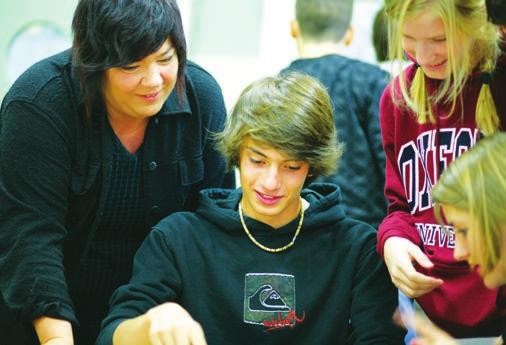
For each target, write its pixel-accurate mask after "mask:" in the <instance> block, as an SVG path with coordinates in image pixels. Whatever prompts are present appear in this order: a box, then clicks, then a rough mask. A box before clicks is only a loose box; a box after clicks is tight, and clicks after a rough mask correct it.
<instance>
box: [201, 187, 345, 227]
mask: <svg viewBox="0 0 506 345" xmlns="http://www.w3.org/2000/svg"><path fill="white" fill-rule="evenodd" d="M301 196H302V198H303V199H305V200H306V201H307V202H308V203H309V207H308V209H307V210H306V211H304V225H303V227H304V228H305V229H307V228H313V227H324V226H326V225H328V224H335V223H336V222H338V221H340V220H342V219H344V218H345V215H344V211H343V210H342V207H341V192H340V190H339V187H338V186H336V185H334V184H330V183H314V184H312V185H311V186H310V187H308V188H305V189H303V190H302V193H301ZM241 197H242V189H241V188H237V189H206V190H203V191H201V192H200V198H201V199H200V206H199V208H198V209H197V211H196V212H197V213H198V214H199V215H201V216H202V217H204V218H205V219H207V220H208V221H210V222H211V223H214V224H215V225H216V226H218V227H219V228H221V229H223V230H225V231H237V230H238V229H239V230H240V231H241V232H242V231H243V230H242V225H241V222H240V218H239V212H238V206H239V202H240V201H241ZM297 219H298V217H297V218H296V219H294V220H293V221H292V222H290V223H288V224H287V225H286V226H283V227H281V228H279V229H277V230H276V233H284V232H285V227H286V228H289V229H286V231H287V232H290V231H293V229H291V226H290V225H291V224H292V223H293V222H294V221H295V222H297ZM250 222H253V223H256V224H255V227H256V228H264V230H265V231H270V230H272V229H273V228H272V227H270V226H269V225H267V224H264V223H261V222H259V221H255V220H253V219H250V218H248V224H249V223H250Z"/></svg>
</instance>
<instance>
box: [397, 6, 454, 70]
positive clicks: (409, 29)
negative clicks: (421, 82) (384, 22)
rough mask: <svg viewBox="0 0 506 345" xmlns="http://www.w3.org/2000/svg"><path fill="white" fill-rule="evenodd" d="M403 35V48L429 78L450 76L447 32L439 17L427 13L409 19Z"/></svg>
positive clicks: (404, 26) (405, 24)
mask: <svg viewBox="0 0 506 345" xmlns="http://www.w3.org/2000/svg"><path fill="white" fill-rule="evenodd" d="M401 34H402V38H401V39H402V41H401V44H402V48H403V49H404V51H405V52H406V54H408V56H409V57H410V58H411V59H413V60H415V61H416V63H417V64H418V65H419V66H420V67H421V68H422V70H423V72H424V73H425V75H426V76H427V77H429V78H432V79H445V78H446V77H447V76H448V75H449V74H450V73H449V67H448V48H447V42H446V32H445V28H444V24H443V21H442V20H441V18H440V17H439V16H437V15H434V14H432V13H431V12H430V11H425V12H422V13H421V14H420V15H415V16H412V17H409V18H407V19H406V20H405V21H404V24H403V25H402V33H401Z"/></svg>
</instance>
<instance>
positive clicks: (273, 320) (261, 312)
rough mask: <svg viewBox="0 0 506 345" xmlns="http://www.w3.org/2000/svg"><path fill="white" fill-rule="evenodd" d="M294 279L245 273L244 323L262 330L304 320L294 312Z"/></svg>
mask: <svg viewBox="0 0 506 345" xmlns="http://www.w3.org/2000/svg"><path fill="white" fill-rule="evenodd" d="M295 305H296V304H295V277H294V276H293V275H289V274H280V273H248V274H246V275H245V277H244V322H246V323H252V324H256V325H262V326H264V327H265V330H266V331H272V330H275V329H280V328H285V327H290V328H293V327H294V326H295V325H296V324H298V323H302V322H303V321H304V317H305V316H304V313H303V314H302V316H301V317H297V314H296V312H295Z"/></svg>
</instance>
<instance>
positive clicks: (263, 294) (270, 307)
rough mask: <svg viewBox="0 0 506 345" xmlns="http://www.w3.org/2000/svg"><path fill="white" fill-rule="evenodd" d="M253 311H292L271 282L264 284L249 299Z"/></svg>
mask: <svg viewBox="0 0 506 345" xmlns="http://www.w3.org/2000/svg"><path fill="white" fill-rule="evenodd" d="M248 302H249V309H250V310H252V311H278V312H283V311H290V310H292V309H291V308H290V307H289V306H287V305H286V303H285V301H283V298H281V296H280V295H279V293H278V292H277V291H276V290H275V289H274V288H273V287H272V286H271V285H269V284H265V285H262V286H261V287H259V288H258V290H257V291H256V292H255V293H254V294H253V296H251V297H250V298H249V300H248Z"/></svg>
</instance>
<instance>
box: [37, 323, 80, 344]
mask: <svg viewBox="0 0 506 345" xmlns="http://www.w3.org/2000/svg"><path fill="white" fill-rule="evenodd" d="M33 327H34V328H35V332H36V333H37V337H38V338H39V342H40V344H41V345H74V338H73V335H72V325H71V324H70V322H68V321H65V320H60V319H55V318H52V317H48V316H42V317H39V318H37V319H35V320H33Z"/></svg>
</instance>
